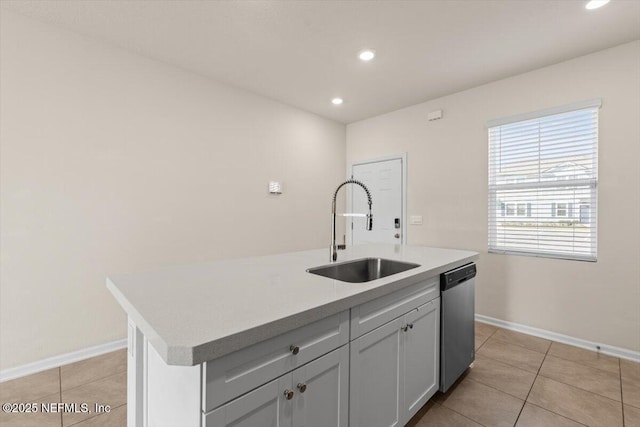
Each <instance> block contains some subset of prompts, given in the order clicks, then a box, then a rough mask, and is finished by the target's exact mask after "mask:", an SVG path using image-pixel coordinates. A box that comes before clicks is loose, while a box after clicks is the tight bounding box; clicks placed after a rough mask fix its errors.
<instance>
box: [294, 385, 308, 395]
mask: <svg viewBox="0 0 640 427" xmlns="http://www.w3.org/2000/svg"><path fill="white" fill-rule="evenodd" d="M296 387H298V390H300V393H304V392H305V391H307V385H306V384H304V383H298V385H297V386H296Z"/></svg>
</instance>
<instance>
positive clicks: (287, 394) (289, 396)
mask: <svg viewBox="0 0 640 427" xmlns="http://www.w3.org/2000/svg"><path fill="white" fill-rule="evenodd" d="M284 397H286V398H287V400H291V399H293V392H292V391H291V390H285V391H284Z"/></svg>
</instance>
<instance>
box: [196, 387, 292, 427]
mask: <svg viewBox="0 0 640 427" xmlns="http://www.w3.org/2000/svg"><path fill="white" fill-rule="evenodd" d="M285 391H293V389H292V387H291V374H287V375H283V376H282V377H280V378H278V379H276V380H273V381H271V382H270V383H267V384H265V385H263V386H262V387H258V388H257V389H255V390H253V391H252V392H250V393H247V394H245V395H244V396H240V397H239V398H237V399H235V400H233V401H231V402H229V403H227V404H226V405H223V406H221V407H220V408H218V409H216V410H215V411H212V412H210V413H208V414H206V415H205V417H204V418H205V422H204V425H205V427H231V426H233V427H291V412H292V409H293V404H292V400H287V398H286V397H285Z"/></svg>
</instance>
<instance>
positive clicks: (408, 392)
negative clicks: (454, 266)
mask: <svg viewBox="0 0 640 427" xmlns="http://www.w3.org/2000/svg"><path fill="white" fill-rule="evenodd" d="M405 320H406V325H407V326H408V327H409V329H407V331H406V333H405V334H404V343H403V344H404V348H403V350H404V351H403V354H404V361H405V363H404V376H403V380H404V381H403V385H404V387H403V390H404V394H403V408H402V412H403V413H404V414H405V419H404V421H405V422H407V421H409V420H410V419H411V417H413V416H414V415H415V414H416V412H418V411H419V410H420V408H422V406H423V405H424V404H425V403H427V401H428V400H429V399H430V398H431V396H433V395H434V394H435V392H436V391H437V390H438V386H439V381H438V380H439V364H438V358H439V352H440V345H439V344H440V299H439V298H437V299H435V300H433V301H430V302H428V303H426V304H424V305H422V306H420V307H418V308H417V309H416V310H413V311H411V312H409V313H407V315H406V316H405Z"/></svg>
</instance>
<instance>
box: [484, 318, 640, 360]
mask: <svg viewBox="0 0 640 427" xmlns="http://www.w3.org/2000/svg"><path fill="white" fill-rule="evenodd" d="M476 321H478V322H482V323H487V324H489V325H493V326H498V327H500V328H504V329H510V330H512V331H516V332H522V333H523V334H527V335H533V336H534V337H540V338H544V339H547V340H551V341H557V342H560V343H562V344H568V345H572V346H574V347H580V348H584V349H586V350H591V351H595V352H598V353H602V354H606V355H608V356H614V357H619V358H621V359H627V360H632V361H634V362H640V351H633V350H628V349H626V348H621V347H614V346H612V345H606V344H598V343H595V342H592V341H587V340H583V339H580V338H575V337H570V336H568V335H562V334H558V333H556V332H551V331H547V330H545V329H538V328H533V327H531V326H526V325H521V324H519V323H513V322H507V321H506V320H500V319H494V318H493V317H489V316H483V315H481V314H476Z"/></svg>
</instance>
